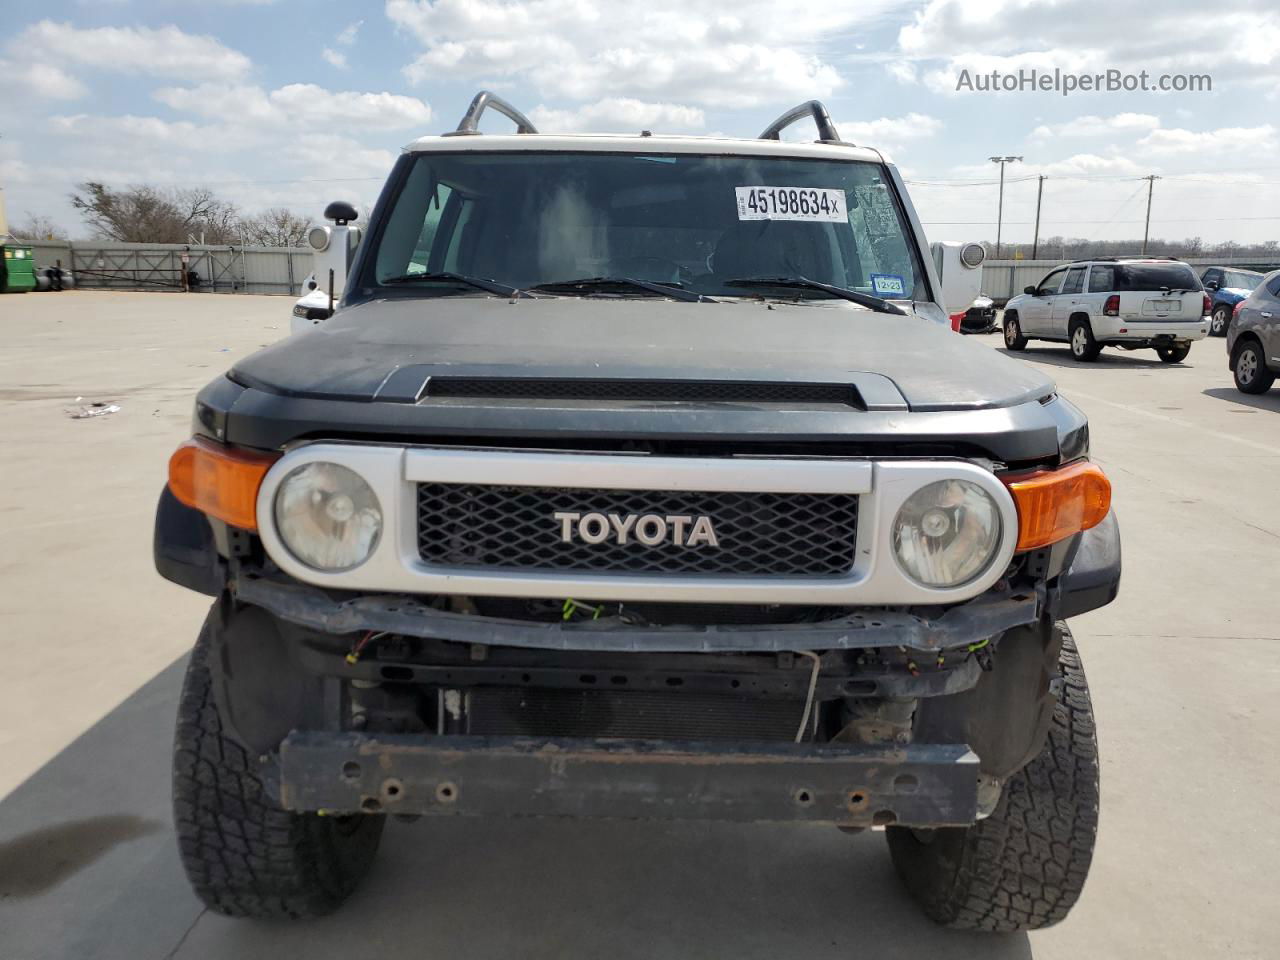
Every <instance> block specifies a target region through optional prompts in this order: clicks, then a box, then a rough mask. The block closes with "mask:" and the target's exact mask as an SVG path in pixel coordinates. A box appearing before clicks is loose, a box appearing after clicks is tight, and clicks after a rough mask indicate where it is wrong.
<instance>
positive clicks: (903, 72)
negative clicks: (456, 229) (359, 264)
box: [0, 0, 1280, 242]
mask: <svg viewBox="0 0 1280 960" xmlns="http://www.w3.org/2000/svg"><path fill="white" fill-rule="evenodd" d="M5 22H6V31H5V34H4V37H5V38H7V39H0V77H3V83H4V92H3V94H0V187H3V188H4V191H5V196H6V201H7V205H8V210H9V217H10V220H11V221H13V222H21V221H22V220H24V219H25V218H26V217H27V216H28V215H33V214H40V215H46V216H49V217H52V218H53V219H54V220H55V221H57V222H59V223H61V224H62V225H63V226H64V227H66V228H67V229H69V230H70V231H71V232H72V235H73V236H78V235H81V234H82V233H83V230H82V228H81V226H80V224H79V222H78V220H77V218H76V216H75V214H74V212H73V211H72V210H71V209H70V207H69V205H68V204H67V201H66V197H67V194H68V192H69V191H70V190H71V189H72V187H73V185H74V184H75V183H77V182H79V181H82V180H86V179H94V180H102V181H106V182H108V183H111V184H124V183H138V182H148V183H165V184H178V185H183V186H194V185H207V186H210V187H212V188H214V189H215V190H216V191H217V192H219V193H220V194H222V195H224V196H226V197H227V198H229V199H231V200H234V201H235V202H236V203H238V204H240V205H241V206H242V207H244V208H246V209H248V210H255V209H259V208H262V207H266V206H282V205H283V206H290V207H293V208H294V209H297V210H299V211H300V212H305V213H308V214H310V215H316V214H318V212H319V210H320V209H321V208H322V207H323V205H324V204H325V203H326V202H327V201H328V200H331V199H334V198H338V197H342V198H346V199H350V200H353V201H355V202H357V203H358V204H361V205H367V204H369V203H370V202H371V200H372V198H373V197H374V196H376V193H377V190H378V187H379V184H380V182H381V180H382V179H383V178H384V177H385V175H386V173H387V171H388V169H389V168H390V166H391V163H392V161H393V159H394V157H395V155H396V152H397V151H398V149H399V148H400V147H401V146H402V145H403V144H405V143H407V142H408V141H410V140H412V139H413V138H414V137H416V136H420V135H422V134H424V133H438V132H441V131H443V130H446V129H450V128H452V127H453V126H454V125H455V124H456V123H457V121H458V118H459V116H460V115H461V113H462V111H463V109H464V108H465V106H466V104H467V102H468V101H469V99H470V97H471V95H472V94H473V93H474V92H475V91H476V90H477V89H480V88H482V87H489V88H491V89H494V90H496V91H499V92H501V93H502V94H503V95H505V96H507V97H508V99H511V100H513V101H514V102H515V103H516V104H517V105H519V106H521V107H522V108H523V109H525V111H526V112H527V113H529V114H530V116H531V117H532V118H533V119H534V120H535V122H536V123H537V124H538V125H539V126H540V128H541V129H543V130H544V131H547V130H590V131H601V130H638V129H640V128H642V127H645V128H652V129H654V130H657V131H662V132H672V133H719V134H731V135H742V136H753V135H755V134H757V133H758V132H759V131H760V129H761V128H762V127H763V126H764V125H765V124H766V123H767V122H768V121H769V120H771V119H772V118H773V117H774V116H775V115H776V114H778V113H780V112H781V111H782V110H784V109H786V108H787V107H790V106H791V105H793V104H794V103H796V102H798V101H801V100H806V99H809V98H811V97H817V98H820V99H822V100H824V101H825V102H826V103H827V105H828V107H829V108H830V111H831V114H832V116H833V117H834V118H835V120H836V122H837V126H838V127H839V130H840V133H841V134H842V136H843V137H844V139H846V140H850V141H853V142H855V143H865V144H868V145H871V146H876V147H880V148H881V149H883V150H885V151H886V152H887V153H888V154H890V155H891V156H892V157H893V158H894V159H895V160H896V161H897V162H898V163H899V164H900V166H901V167H902V169H903V172H904V175H905V176H906V177H907V178H908V179H909V181H911V192H912V196H913V197H914V199H915V202H916V205H917V207H918V208H919V210H920V213H921V216H922V219H924V221H925V222H926V228H927V230H928V232H929V235H930V238H931V239H970V238H993V237H994V234H995V227H994V221H995V211H996V188H995V186H994V170H995V168H994V166H993V164H991V163H990V162H989V161H988V159H987V158H988V157H990V156H991V155H993V154H1008V155H1021V156H1023V158H1024V160H1023V162H1022V163H1018V164H1013V165H1011V166H1010V167H1009V170H1008V176H1009V178H1010V183H1009V184H1008V186H1007V188H1006V197H1005V231H1004V235H1005V239H1006V240H1013V241H1019V240H1023V241H1029V240H1030V238H1031V232H1032V220H1033V217H1034V212H1035V197H1036V186H1037V181H1036V176H1037V175H1038V174H1045V175H1046V176H1047V177H1048V179H1047V180H1046V181H1045V183H1044V207H1043V216H1042V224H1041V236H1050V235H1053V234H1065V235H1067V236H1074V237H1089V238H1097V239H1116V238H1128V237H1134V236H1141V231H1142V217H1143V213H1144V208H1145V203H1146V188H1147V183H1146V181H1145V180H1142V179H1140V178H1141V177H1144V176H1146V175H1148V174H1156V175H1159V176H1160V177H1161V178H1162V179H1160V180H1158V181H1156V183H1155V203H1154V207H1153V214H1152V234H1153V235H1155V236H1163V237H1169V238H1182V237H1192V236H1200V237H1203V238H1204V240H1205V241H1206V242H1217V241H1222V240H1228V239H1234V240H1237V241H1242V242H1250V241H1257V240H1266V239H1271V238H1280V149H1278V148H1280V7H1277V6H1276V5H1275V4H1274V3H1267V4H1264V3H1260V2H1259V3H1248V2H1241V0H1218V2H1215V3H1213V4H1212V5H1210V4H1207V3H1205V2H1204V0H1199V2H1194V3H1192V2H1185V0H1164V2H1161V3H1136V2H1131V0H1121V2H1114V0H1113V2H1097V0H981V2H977V0H928V2H923V3H922V2H918V0H917V2H901V3H899V2H893V0H806V2H804V3H793V2H789V0H732V2H729V0H646V2H645V3H643V4H629V3H623V2H619V0H386V2H385V3H373V2H369V3H354V2H351V0H347V2H344V3H338V2H330V0H308V2H303V0H275V2H271V0H258V2H254V0H238V2H233V0H201V2H199V3H194V4H174V3H173V2H172V0H167V2H163V3H161V2H158V0H47V2H42V3H40V4H22V5H17V4H15V5H13V6H12V7H11V8H10V9H8V10H7V11H6V14H5ZM1055 68H1057V69H1060V70H1064V71H1069V72H1073V73H1088V74H1092V73H1098V72H1103V71H1106V70H1109V69H1112V70H1119V71H1124V72H1131V73H1135V74H1136V73H1137V72H1138V71H1140V70H1146V71H1148V72H1149V74H1150V76H1151V78H1152V82H1154V81H1155V79H1156V78H1157V77H1159V76H1160V75H1162V74H1202V73H1203V74H1209V75H1210V76H1211V77H1212V91H1211V92H1185V93H1173V92H1139V91H1135V92H1113V93H1107V92H1101V93H1096V92H1079V91H1077V92H1075V93H1073V94H1071V95H1070V96H1063V95H1062V94H1061V93H1060V92H1053V91H1047V92H1030V91H1028V92H1012V93H989V92H980V91H977V90H961V91H957V89H956V86H957V82H958V79H959V78H960V77H962V76H963V75H964V74H962V71H969V73H968V76H969V77H970V78H971V79H973V78H975V77H977V76H978V75H979V74H984V73H987V74H989V73H990V72H991V71H992V70H1000V71H1005V72H1013V71H1017V70H1019V69H1025V70H1031V69H1036V70H1039V71H1041V72H1042V73H1044V72H1049V73H1052V71H1053V70H1054V69H1055ZM975 85H976V81H975ZM499 119H500V118H496V117H495V118H494V119H492V120H489V121H488V122H487V123H486V125H485V126H486V127H487V128H489V129H501V124H500V123H499ZM804 135H805V136H811V135H812V134H811V133H809V132H808V131H804Z"/></svg>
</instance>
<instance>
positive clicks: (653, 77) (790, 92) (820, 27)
mask: <svg viewBox="0 0 1280 960" xmlns="http://www.w3.org/2000/svg"><path fill="white" fill-rule="evenodd" d="M893 2H894V0H871V2H868V3H858V4H852V3H848V2H847V0H810V2H807V3H801V2H797V0H784V2H770V0H738V2H736V3H730V2H728V0H703V2H700V3H696V4H691V3H688V2H683V0H649V2H647V3H645V4H643V5H634V4H623V3H608V4H604V3H589V2H587V0H512V2H506V3H498V2H495V0H388V2H387V15H388V16H389V17H390V18H391V20H392V21H393V22H394V23H396V24H397V25H398V26H399V27H401V28H403V29H404V30H406V31H407V32H409V33H410V34H412V35H413V36H414V37H416V38H417V39H418V41H419V42H420V43H421V44H422V47H423V53H422V54H421V55H420V56H419V57H418V58H417V59H416V60H414V61H413V63H411V64H410V65H409V66H408V67H407V68H406V69H405V74H406V76H407V77H408V78H409V79H410V80H412V81H413V82H415V83H427V82H431V81H434V80H436V79H438V78H439V77H440V76H442V75H444V74H445V73H446V72H447V74H448V75H449V77H450V79H451V80H473V81H478V80H483V81H486V82H487V81H490V80H493V79H499V80H502V79H519V80H523V81H527V82H529V83H531V84H532V85H533V87H534V88H535V89H536V90H537V92H538V93H540V94H541V95H542V96H544V97H554V98H568V99H574V100H595V99H597V98H600V97H610V96H614V97H617V96H633V97H640V98H643V99H646V100H660V101H675V102H691V103H695V104H698V105H703V106H723V107H744V106H753V105H756V104H760V103H763V102H771V103H773V102H779V101H783V100H790V99H801V98H803V97H812V96H828V95H830V94H831V93H832V92H834V91H835V90H837V89H838V88H840V87H841V86H842V85H843V82H844V81H843V79H842V77H841V76H840V73H839V71H838V70H837V68H836V67H835V66H834V65H833V64H832V63H830V62H828V61H827V60H825V59H824V58H823V56H822V55H821V54H820V53H818V52H817V47H816V42H817V40H818V39H819V38H820V37H821V35H823V34H830V33H833V32H835V31H845V32H847V31H849V30H850V29H851V28H854V27H857V26H860V25H865V24H866V23H867V22H868V21H869V20H870V19H872V18H874V17H875V16H877V15H878V14H879V13H881V12H883V11H884V10H885V9H886V8H887V7H889V6H891V5H892V4H893Z"/></svg>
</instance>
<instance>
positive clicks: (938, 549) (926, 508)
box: [893, 480, 1000, 587]
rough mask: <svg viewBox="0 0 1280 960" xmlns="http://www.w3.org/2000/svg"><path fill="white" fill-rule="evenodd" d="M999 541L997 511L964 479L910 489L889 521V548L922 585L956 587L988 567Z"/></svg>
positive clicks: (987, 499)
mask: <svg viewBox="0 0 1280 960" xmlns="http://www.w3.org/2000/svg"><path fill="white" fill-rule="evenodd" d="M999 545H1000V511H999V509H998V508H997V507H996V503H995V501H994V500H992V499H991V496H990V494H988V493H987V492H986V491H985V490H983V489H982V488H981V487H980V486H978V485H977V484H976V483H971V482H970V481H968V480H939V481H937V482H935V483H931V484H929V485H928V486H926V487H921V488H920V489H919V490H917V491H916V492H915V493H913V494H912V495H911V496H910V497H909V498H907V502H906V503H904V504H903V505H902V508H901V509H900V510H899V511H898V515H897V517H895V518H894V521H893V550H894V553H895V554H897V557H898V562H899V563H900V564H901V565H902V569H903V570H904V571H906V573H907V576H909V577H911V579H912V580H915V581H916V582H917V583H920V584H923V585H924V586H926V587H958V586H960V585H961V584H964V583H968V582H969V581H970V580H972V579H974V578H975V577H977V576H978V575H979V574H981V573H982V572H983V571H984V570H986V569H987V567H988V565H989V564H990V563H991V558H992V557H994V556H995V554H996V549H997V548H998V547H999Z"/></svg>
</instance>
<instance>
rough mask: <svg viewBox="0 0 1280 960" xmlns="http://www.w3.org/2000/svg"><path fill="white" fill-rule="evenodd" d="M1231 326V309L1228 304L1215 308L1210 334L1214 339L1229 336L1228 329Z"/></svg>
mask: <svg viewBox="0 0 1280 960" xmlns="http://www.w3.org/2000/svg"><path fill="white" fill-rule="evenodd" d="M1230 325H1231V308H1230V307H1228V306H1227V305H1226V304H1223V303H1220V304H1218V305H1217V306H1216V307H1214V308H1213V314H1212V315H1211V316H1210V318H1209V334H1210V336H1214V337H1225V336H1226V335H1227V327H1229V326H1230Z"/></svg>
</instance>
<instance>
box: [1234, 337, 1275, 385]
mask: <svg viewBox="0 0 1280 960" xmlns="http://www.w3.org/2000/svg"><path fill="white" fill-rule="evenodd" d="M1231 372H1232V374H1233V375H1234V376H1235V379H1236V389H1237V390H1239V391H1240V392H1241V393H1252V394H1258V393H1266V392H1267V391H1268V390H1270V389H1271V385H1272V384H1273V383H1275V382H1276V376H1275V374H1274V373H1272V372H1271V371H1270V370H1268V369H1267V360H1266V357H1265V356H1264V355H1263V353H1262V345H1261V344H1260V343H1258V341H1257V340H1245V341H1244V342H1243V343H1241V344H1240V345H1239V346H1238V347H1236V355H1235V356H1234V357H1233V358H1232V360H1231Z"/></svg>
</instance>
